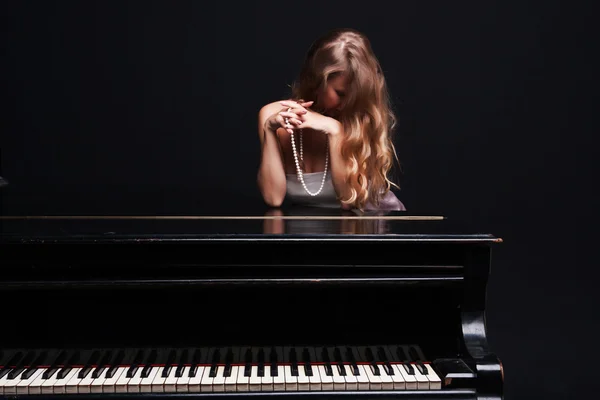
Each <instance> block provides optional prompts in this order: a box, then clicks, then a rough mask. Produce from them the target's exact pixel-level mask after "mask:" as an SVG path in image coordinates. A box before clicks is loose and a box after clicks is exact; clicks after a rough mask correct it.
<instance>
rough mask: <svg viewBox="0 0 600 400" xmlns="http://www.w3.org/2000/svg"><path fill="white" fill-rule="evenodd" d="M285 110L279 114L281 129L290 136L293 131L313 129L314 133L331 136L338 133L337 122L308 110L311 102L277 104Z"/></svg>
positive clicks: (290, 101)
mask: <svg viewBox="0 0 600 400" xmlns="http://www.w3.org/2000/svg"><path fill="white" fill-rule="evenodd" d="M279 104H281V105H282V106H285V107H286V109H285V110H283V111H280V112H279V116H280V117H281V119H282V121H283V127H284V128H285V130H286V131H287V132H289V133H290V134H292V133H293V132H294V129H296V128H298V129H313V130H315V131H318V132H321V133H324V134H326V135H332V134H335V133H337V132H339V129H337V128H338V125H339V122H338V121H337V120H335V119H333V118H331V117H328V116H325V115H323V114H320V113H318V112H316V111H313V110H310V109H309V107H310V106H311V105H312V104H313V102H312V101H307V102H303V103H298V102H296V101H293V100H287V101H281V102H279Z"/></svg>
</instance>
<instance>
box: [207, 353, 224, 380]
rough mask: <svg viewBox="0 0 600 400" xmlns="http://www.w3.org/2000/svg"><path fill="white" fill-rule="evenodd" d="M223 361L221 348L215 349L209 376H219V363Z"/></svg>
mask: <svg viewBox="0 0 600 400" xmlns="http://www.w3.org/2000/svg"><path fill="white" fill-rule="evenodd" d="M220 361H221V349H215V350H214V352H213V355H212V361H211V363H210V370H209V371H208V376H209V377H211V378H214V377H216V376H217V368H219V365H218V364H219V363H220Z"/></svg>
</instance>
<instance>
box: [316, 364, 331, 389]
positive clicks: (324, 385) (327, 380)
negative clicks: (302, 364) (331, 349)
mask: <svg viewBox="0 0 600 400" xmlns="http://www.w3.org/2000/svg"><path fill="white" fill-rule="evenodd" d="M315 367H316V368H315ZM335 368H336V366H335V365H332V366H331V369H332V370H333V369H335ZM313 369H318V370H319V376H320V377H321V390H333V376H329V375H327V372H326V371H325V366H324V365H316V366H314V367H313Z"/></svg>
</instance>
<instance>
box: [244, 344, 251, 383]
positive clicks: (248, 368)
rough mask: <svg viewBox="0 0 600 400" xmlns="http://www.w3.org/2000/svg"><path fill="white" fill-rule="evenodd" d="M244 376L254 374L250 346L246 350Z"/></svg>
mask: <svg viewBox="0 0 600 400" xmlns="http://www.w3.org/2000/svg"><path fill="white" fill-rule="evenodd" d="M244 376H248V377H249V376H252V349H250V348H247V349H246V351H245V352H244Z"/></svg>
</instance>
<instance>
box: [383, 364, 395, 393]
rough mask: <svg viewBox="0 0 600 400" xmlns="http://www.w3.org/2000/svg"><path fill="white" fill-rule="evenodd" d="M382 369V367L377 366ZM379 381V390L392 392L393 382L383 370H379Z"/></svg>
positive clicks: (390, 376) (385, 370)
mask: <svg viewBox="0 0 600 400" xmlns="http://www.w3.org/2000/svg"><path fill="white" fill-rule="evenodd" d="M379 367H383V365H379ZM379 373H380V374H379V379H380V380H381V390H394V380H393V379H392V375H390V374H389V373H388V371H387V369H385V368H379Z"/></svg>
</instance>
